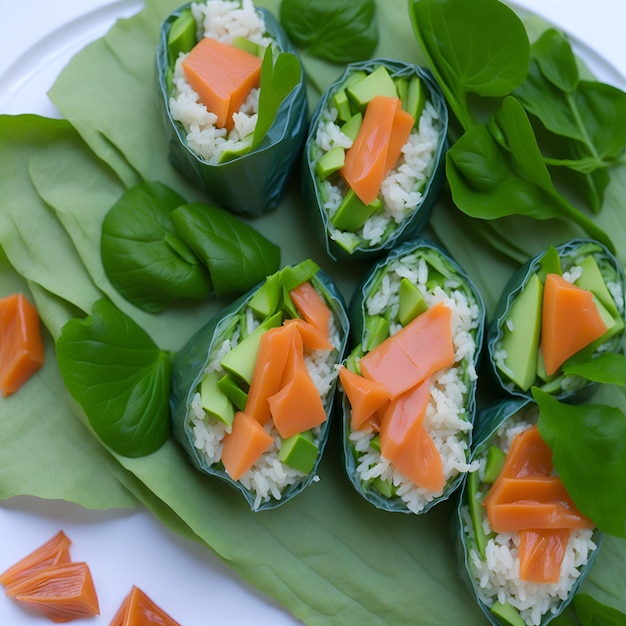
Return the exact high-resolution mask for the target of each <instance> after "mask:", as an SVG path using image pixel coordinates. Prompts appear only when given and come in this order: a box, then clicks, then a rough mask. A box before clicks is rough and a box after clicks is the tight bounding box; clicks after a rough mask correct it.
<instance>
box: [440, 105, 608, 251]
mask: <svg viewBox="0 0 626 626" xmlns="http://www.w3.org/2000/svg"><path fill="white" fill-rule="evenodd" d="M446 175H447V178H448V182H449V184H450V191H451V193H452V199H453V200H454V203H455V204H456V206H457V207H458V208H459V209H460V210H461V211H463V212H464V213H466V214H467V215H469V216H471V217H476V218H480V219H496V218H499V217H504V216H507V215H516V214H517V215H526V216H528V217H532V218H534V219H542V220H545V219H551V218H557V219H561V220H566V221H567V220H570V221H572V222H575V223H576V224H578V225H579V226H580V227H581V228H583V229H584V230H585V231H586V232H587V234H588V235H589V236H590V237H592V238H594V239H597V240H598V241H600V242H602V243H603V244H605V245H606V246H607V247H609V248H610V249H611V250H613V249H614V248H613V245H612V243H611V241H610V239H609V237H608V235H607V234H606V233H605V232H604V231H603V230H602V229H601V228H600V227H599V226H598V225H597V224H596V223H595V222H593V220H591V219H590V218H589V217H587V216H586V215H585V214H584V213H582V212H581V211H579V210H578V209H576V208H575V207H573V206H572V205H571V204H570V203H569V202H568V201H567V200H566V199H565V198H564V197H563V196H561V195H560V194H559V193H558V192H557V191H556V189H555V188H554V185H553V184H552V180H551V178H550V174H549V172H548V170H547V168H546V166H545V164H544V162H543V158H542V156H541V152H540V151H539V147H538V145H537V141H536V138H535V134H534V131H533V129H532V126H531V124H530V121H529V120H528V117H527V115H526V113H525V112H524V109H523V108H522V106H521V105H520V104H519V102H517V100H516V99H515V98H513V97H512V96H507V97H506V98H505V99H504V101H503V102H502V107H501V109H500V110H499V111H498V112H497V113H496V114H495V116H494V117H493V118H492V121H491V123H490V125H489V126H487V125H484V124H481V125H479V126H474V127H473V128H470V129H469V130H468V131H466V132H465V133H464V134H463V135H462V136H461V137H460V138H459V139H458V140H457V141H456V142H455V143H454V144H453V145H452V146H451V148H450V149H449V150H448V152H447V155H446Z"/></svg>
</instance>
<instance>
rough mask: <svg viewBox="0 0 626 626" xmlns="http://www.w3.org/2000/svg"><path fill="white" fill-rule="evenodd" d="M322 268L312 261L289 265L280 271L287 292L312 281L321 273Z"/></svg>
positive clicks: (307, 260)
mask: <svg viewBox="0 0 626 626" xmlns="http://www.w3.org/2000/svg"><path fill="white" fill-rule="evenodd" d="M319 269H320V267H319V265H318V264H317V263H316V262H315V261H312V260H311V259H306V260H305V261H301V262H300V263H298V264H297V265H287V266H285V267H283V269H282V270H280V271H279V276H280V281H281V282H282V284H283V285H284V286H285V289H287V291H291V290H292V289H295V288H296V287H298V286H299V285H301V284H302V283H305V282H306V281H307V280H311V278H313V276H315V274H317V272H318V271H319Z"/></svg>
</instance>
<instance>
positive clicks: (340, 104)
mask: <svg viewBox="0 0 626 626" xmlns="http://www.w3.org/2000/svg"><path fill="white" fill-rule="evenodd" d="M331 103H332V106H333V107H334V108H335V109H337V119H338V120H339V121H342V122H345V121H346V120H348V119H350V117H351V116H352V110H351V108H350V101H349V100H348V94H347V93H346V90H345V89H340V90H339V91H337V92H336V93H335V94H334V95H333V97H332V99H331Z"/></svg>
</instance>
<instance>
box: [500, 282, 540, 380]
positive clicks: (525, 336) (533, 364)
mask: <svg viewBox="0 0 626 626" xmlns="http://www.w3.org/2000/svg"><path fill="white" fill-rule="evenodd" d="M542 303H543V283H542V282H541V280H539V277H538V276H537V274H531V276H530V278H529V280H528V282H527V283H526V284H525V285H524V287H523V288H522V290H521V291H520V293H519V294H518V295H517V296H516V298H515V299H514V300H513V302H512V303H511V306H510V308H509V311H508V318H507V320H505V321H504V322H503V334H502V340H501V348H502V350H504V351H505V352H506V358H505V362H504V367H505V368H506V369H504V368H501V370H502V371H503V373H504V374H505V375H506V376H507V377H509V378H510V379H511V380H512V381H513V382H514V383H515V384H516V385H517V386H518V387H519V388H520V389H522V390H523V391H527V390H528V389H530V386H531V385H532V384H533V382H534V381H535V379H536V377H537V351H538V349H539V338H540V335H541V310H542Z"/></svg>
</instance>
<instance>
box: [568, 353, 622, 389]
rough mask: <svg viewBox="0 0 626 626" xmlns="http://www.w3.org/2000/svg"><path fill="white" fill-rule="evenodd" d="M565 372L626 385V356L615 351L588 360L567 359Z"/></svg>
mask: <svg viewBox="0 0 626 626" xmlns="http://www.w3.org/2000/svg"><path fill="white" fill-rule="evenodd" d="M563 373H564V374H572V375H575V376H582V377H583V378H585V379H587V380H592V381H594V382H596V383H604V384H607V385H621V386H622V387H624V386H626V357H625V356H624V355H623V354H619V353H615V352H606V353H604V354H601V355H600V356H598V357H596V358H595V359H591V360H588V361H581V362H578V363H577V362H576V361H575V360H572V362H570V361H567V362H566V363H565V364H564V366H563Z"/></svg>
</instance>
